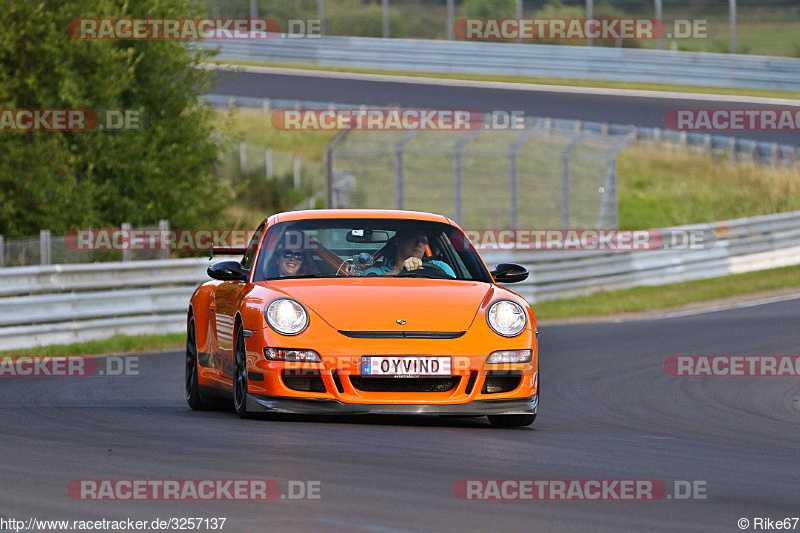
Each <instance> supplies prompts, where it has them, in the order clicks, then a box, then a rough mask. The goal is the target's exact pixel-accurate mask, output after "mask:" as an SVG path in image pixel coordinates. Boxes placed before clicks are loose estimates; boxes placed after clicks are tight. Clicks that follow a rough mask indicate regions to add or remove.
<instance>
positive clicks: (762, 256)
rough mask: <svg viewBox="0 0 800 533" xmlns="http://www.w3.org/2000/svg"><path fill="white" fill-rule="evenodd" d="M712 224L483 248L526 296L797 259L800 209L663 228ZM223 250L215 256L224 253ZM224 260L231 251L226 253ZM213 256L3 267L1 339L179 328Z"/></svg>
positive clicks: (30, 340) (12, 341) (27, 342)
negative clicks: (554, 246)
mask: <svg viewBox="0 0 800 533" xmlns="http://www.w3.org/2000/svg"><path fill="white" fill-rule="evenodd" d="M668 230H671V231H678V230H684V231H689V230H698V231H705V232H713V233H714V234H715V235H716V238H717V240H716V242H715V243H714V245H713V246H711V247H708V248H705V249H700V250H693V249H659V250H654V251H635V252H613V251H609V252H590V251H491V250H484V251H482V252H481V255H482V256H483V258H484V259H485V260H486V263H487V264H488V265H490V266H493V265H494V264H496V263H500V262H513V263H520V264H522V265H524V266H526V267H527V268H528V269H529V270H530V272H531V275H530V277H529V278H528V279H527V280H526V281H524V282H522V283H517V284H514V285H510V286H509V288H511V289H512V290H514V291H515V292H518V293H519V294H521V295H522V296H524V297H525V298H527V299H528V300H529V301H530V302H531V303H532V304H534V309H535V304H536V302H540V301H543V300H549V299H554V298H562V297H568V296H576V295H583V294H591V293H594V292H597V291H601V290H613V289H623V288H629V287H636V286H641V285H661V284H664V283H671V282H677V281H688V280H695V279H704V278H711V277H716V276H722V275H725V274H735V273H741V272H751V271H755V270H760V269H765V268H775V267H780V266H788V265H796V264H800V211H795V212H791V213H781V214H777V215H766V216H757V217H750V218H742V219H736V220H729V221H726V222H716V223H710V224H693V225H689V226H678V227H674V228H668ZM223 259H225V258H216V259H215V260H223ZM228 259H230V258H228ZM209 264H210V263H209V261H208V260H207V259H204V258H200V259H175V260H161V261H136V262H129V263H93V264H83V265H48V266H34V267H14V268H4V269H0V291H1V292H2V294H4V295H14V296H9V297H6V298H0V347H2V348H3V349H17V348H25V347H30V346H37V345H46V344H63V343H70V342H80V341H84V340H90V339H102V338H107V337H110V336H112V335H115V334H119V333H124V334H140V333H166V332H177V331H183V330H184V328H185V320H186V310H187V308H188V304H189V297H190V296H191V294H192V291H193V288H194V287H195V286H196V285H197V284H199V283H201V282H203V281H205V280H207V279H208V277H207V276H206V273H205V271H206V268H207V267H208V265H209Z"/></svg>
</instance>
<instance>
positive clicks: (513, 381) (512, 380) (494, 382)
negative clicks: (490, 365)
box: [481, 370, 522, 394]
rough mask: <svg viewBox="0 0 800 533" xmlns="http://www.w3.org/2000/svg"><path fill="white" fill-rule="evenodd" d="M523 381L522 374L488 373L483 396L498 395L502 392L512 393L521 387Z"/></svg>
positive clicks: (514, 372) (515, 372) (516, 372)
mask: <svg viewBox="0 0 800 533" xmlns="http://www.w3.org/2000/svg"><path fill="white" fill-rule="evenodd" d="M521 381H522V372H519V371H515V370H512V371H509V372H487V373H486V381H484V382H483V389H481V394H498V393H500V392H511V391H512V390H514V389H516V388H517V387H519V384H520V382H521Z"/></svg>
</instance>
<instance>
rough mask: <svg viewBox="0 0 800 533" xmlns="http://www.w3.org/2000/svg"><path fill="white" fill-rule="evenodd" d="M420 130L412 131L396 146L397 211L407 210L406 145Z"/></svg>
mask: <svg viewBox="0 0 800 533" xmlns="http://www.w3.org/2000/svg"><path fill="white" fill-rule="evenodd" d="M417 133H419V130H412V131H409V132H408V133H406V134H405V135H403V137H402V138H401V139H400V140H399V141H397V144H396V145H395V152H394V193H395V203H396V204H397V209H405V207H404V206H405V201H406V199H405V176H404V173H403V171H404V166H403V152H404V151H405V149H406V145H407V144H408V143H410V142H411V140H412V139H414V137H416V136H417Z"/></svg>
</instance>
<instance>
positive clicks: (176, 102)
mask: <svg viewBox="0 0 800 533" xmlns="http://www.w3.org/2000/svg"><path fill="white" fill-rule="evenodd" d="M194 5H195V4H194V3H193V2H191V0H151V1H149V2H139V1H136V2H128V1H126V0H42V1H39V2H33V1H31V2H2V3H0V20H1V21H3V32H2V33H0V109H104V110H118V109H120V110H135V111H138V112H139V113H140V116H142V117H145V120H144V122H145V127H144V128H143V129H141V130H138V131H116V132H111V131H61V132H55V131H38V132H17V131H0V234H3V235H5V236H7V237H14V236H22V235H31V234H35V233H37V232H38V230H39V229H44V228H47V229H51V230H53V231H54V232H65V231H67V230H69V229H74V228H76V227H95V228H96V227H109V226H118V225H119V224H120V223H122V222H131V223H132V224H133V225H134V226H135V225H146V224H153V223H157V221H158V220H159V219H160V218H168V219H170V220H171V222H172V224H173V226H174V227H207V226H208V225H209V224H214V223H218V222H220V221H221V218H220V216H221V215H220V213H221V212H222V209H223V208H224V207H225V206H226V205H227V204H228V203H229V201H230V195H229V194H228V193H227V192H226V191H227V188H226V187H225V186H224V184H223V183H220V182H219V181H218V180H216V179H215V177H214V175H213V164H214V162H215V161H216V158H217V147H216V144H215V141H214V138H213V137H212V135H211V134H212V127H211V121H210V118H211V113H212V112H213V111H212V110H211V109H210V108H209V107H208V106H206V105H201V104H200V103H199V102H198V96H199V94H201V93H202V92H203V91H204V90H205V89H206V88H207V87H208V86H209V84H210V83H211V81H212V80H213V73H212V72H209V71H204V70H201V69H198V68H196V67H197V65H198V63H200V62H202V61H204V60H205V59H206V58H207V57H208V55H209V54H208V53H207V52H203V51H200V50H194V49H192V47H191V46H190V44H189V43H187V42H186V41H175V40H171V41H165V40H158V41H152V40H151V41H133V40H129V41H120V40H78V39H72V38H71V37H70V36H69V35H68V34H67V24H68V22H69V21H70V20H72V19H75V18H106V17H108V18H150V19H152V18H194V17H199V16H202V13H199V12H198V11H197V9H196V8H195V7H193V6H194Z"/></svg>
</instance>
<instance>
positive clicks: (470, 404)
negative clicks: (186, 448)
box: [186, 210, 539, 427]
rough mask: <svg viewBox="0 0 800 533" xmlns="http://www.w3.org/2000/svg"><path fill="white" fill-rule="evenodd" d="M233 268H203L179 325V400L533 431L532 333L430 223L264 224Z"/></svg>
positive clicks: (442, 220)
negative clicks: (436, 418)
mask: <svg viewBox="0 0 800 533" xmlns="http://www.w3.org/2000/svg"><path fill="white" fill-rule="evenodd" d="M233 251H237V252H239V253H242V254H243V257H242V259H241V261H223V262H219V263H216V264H213V265H212V266H210V267H209V268H208V275H209V276H210V277H211V278H213V279H212V280H211V281H208V282H206V283H204V284H202V285H201V286H200V287H198V288H197V290H196V291H195V292H194V295H193V296H192V299H191V303H190V306H189V312H188V317H187V321H188V324H187V340H186V399H187V401H188V402H189V405H190V406H191V407H192V408H193V409H205V408H208V407H210V406H211V405H213V404H214V403H216V402H217V401H218V400H219V399H220V398H219V397H222V398H223V399H227V401H230V400H231V398H232V400H233V405H234V407H235V409H236V412H237V413H238V414H239V415H240V416H242V417H248V416H250V415H252V414H254V413H257V412H264V411H272V412H281V413H309V414H339V415H351V414H367V413H371V414H431V415H455V416H483V415H487V416H488V417H489V421H490V422H491V423H492V425H495V426H500V427H515V426H525V425H529V424H531V423H533V421H534V420H535V418H536V412H537V407H538V403H539V394H538V393H539V390H538V389H539V354H538V340H537V338H538V331H537V329H536V321H535V319H534V317H533V312H532V311H531V308H530V306H529V305H528V303H527V302H526V301H525V299H524V298H522V297H520V296H518V295H517V294H515V293H513V292H511V291H509V290H507V289H505V288H503V287H500V286H498V285H497V283H498V282H502V283H512V282H517V281H522V280H524V279H525V278H527V276H528V272H527V270H525V269H524V268H523V267H521V266H519V265H514V264H509V263H501V264H499V265H497V266H496V268H495V269H494V270H493V271H491V272H490V271H489V270H488V269H487V268H486V265H485V264H484V262H483V260H482V259H481V257H480V256H479V255H478V253H477V252H476V251H475V249H474V247H473V246H472V244H471V243H470V242H469V240H468V239H467V237H466V236H465V235H464V233H463V232H462V230H461V229H460V228H459V227H458V226H457V225H456V224H455V223H454V222H453V221H452V220H450V219H448V218H447V217H444V216H441V215H434V214H429V213H417V212H411V211H388V210H386V211H384V210H315V211H295V212H290V213H281V214H277V215H274V216H271V217H269V218H268V219H267V220H265V221H264V222H263V223H262V224H261V225H260V226H259V227H258V229H257V230H256V232H255V234H254V235H253V238H252V240H251V241H250V244H249V245H248V247H247V248H246V249H241V250H232V249H229V250H228V252H233Z"/></svg>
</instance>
